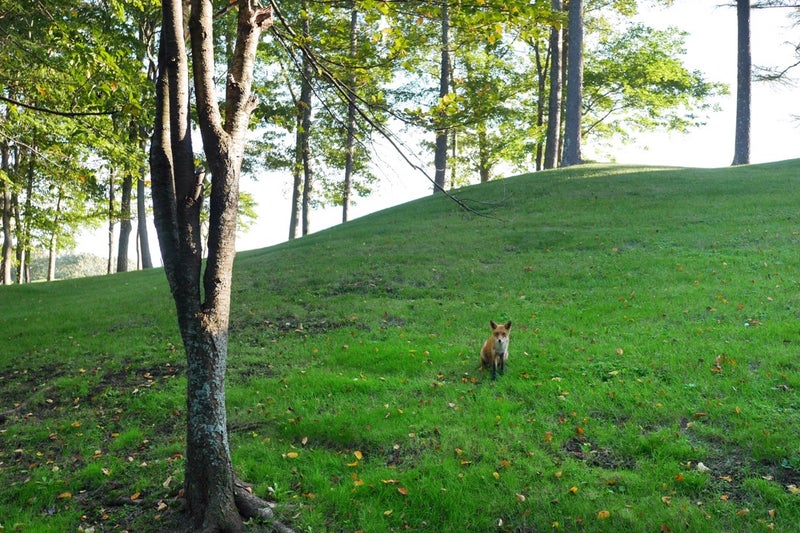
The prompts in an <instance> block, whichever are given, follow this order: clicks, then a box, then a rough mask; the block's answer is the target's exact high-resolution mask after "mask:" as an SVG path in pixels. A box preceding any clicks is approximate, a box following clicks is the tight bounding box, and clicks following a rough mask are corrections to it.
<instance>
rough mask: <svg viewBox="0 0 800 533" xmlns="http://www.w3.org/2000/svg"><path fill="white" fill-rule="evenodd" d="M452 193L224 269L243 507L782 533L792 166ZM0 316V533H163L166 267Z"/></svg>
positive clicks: (545, 181)
mask: <svg viewBox="0 0 800 533" xmlns="http://www.w3.org/2000/svg"><path fill="white" fill-rule="evenodd" d="M456 194H457V196H458V197H459V198H460V199H462V200H463V201H464V202H466V203H467V204H468V205H470V206H472V207H473V208H474V209H475V210H476V211H478V212H479V213H480V215H477V214H470V213H466V212H464V211H463V210H460V209H459V208H458V207H457V206H456V205H455V204H454V203H453V202H451V201H449V200H447V199H446V198H443V197H441V196H438V197H429V198H423V199H421V200H419V201H415V202H411V203H409V204H404V205H402V206H399V207H396V208H393V209H389V210H386V211H382V212H380V213H376V214H374V215H371V216H367V217H364V218H361V219H358V220H356V221H353V222H351V223H348V224H346V225H344V226H340V227H336V228H332V229H330V230H327V231H324V232H320V233H318V234H314V235H311V236H309V237H306V238H303V239H300V240H297V241H294V242H291V243H287V244H283V245H280V246H275V247H272V248H268V249H264V250H258V251H251V252H246V253H242V254H240V255H239V256H238V257H237V262H236V265H235V272H234V287H233V308H232V317H231V318H232V331H231V347H230V357H229V373H228V376H229V377H228V408H229V412H230V416H229V423H230V431H231V445H232V454H233V459H234V464H235V466H236V468H237V471H238V472H239V474H240V475H241V477H243V478H244V479H246V480H248V481H250V482H252V483H254V485H255V490H256V492H257V493H258V494H259V495H261V496H264V497H267V498H269V499H272V500H275V501H276V502H278V503H279V504H280V505H281V507H280V509H281V513H282V515H283V516H284V518H285V519H286V521H287V522H291V523H293V524H294V525H295V526H296V527H297V529H298V530H302V531H368V532H376V531H402V530H410V531H434V532H465V531H481V532H483V531H495V530H496V531H520V532H526V531H550V530H553V529H557V530H563V531H642V532H652V531H683V530H689V531H759V530H764V529H768V530H775V531H792V530H794V528H796V525H797V524H798V523H800V494H798V492H800V488H798V487H800V443H799V442H800V441H798V438H797V437H798V435H797V431H798V427H800V414H798V394H797V390H798V388H800V374H798V369H800V360H798V357H797V355H798V353H797V352H798V343H800V336H799V335H798V333H799V329H798V309H799V308H798V276H799V275H800V270H798V268H800V265H799V264H798V263H800V261H798V243H800V233H799V232H800V161H787V162H781V163H774V164H767V165H754V166H747V167H739V168H730V169H720V170H698V169H679V168H647V167H619V166H587V167H581V168H572V169H566V170H558V171H549V172H542V173H537V174H530V175H523V176H517V177H513V178H508V179H505V180H500V181H496V182H491V183H488V184H485V185H481V186H475V187H469V188H466V189H462V190H459V191H457V192H456ZM0 305H1V306H2V307H1V308H2V316H3V326H2V328H1V329H0V343H2V346H3V348H2V350H0V411H2V412H3V415H2V420H3V422H2V423H1V424H0V486H2V487H3V490H2V491H0V531H1V530H3V528H5V530H7V531H16V530H20V531H68V530H73V531H74V530H76V529H77V528H79V527H81V528H83V529H84V530H90V528H94V529H93V530H94V531H107V530H112V529H115V528H116V529H135V530H138V531H157V530H169V529H170V528H171V527H174V524H175V523H176V520H179V518H180V492H179V490H180V486H181V481H182V475H183V466H184V465H183V455H182V453H183V449H184V437H183V434H184V417H183V411H184V397H183V392H184V386H185V380H184V378H183V370H184V358H183V353H182V348H181V345H180V340H179V337H178V334H177V327H176V325H175V319H174V309H173V305H172V302H171V300H170V296H169V293H168V289H167V285H166V281H165V279H164V276H163V272H162V271H161V270H155V271H148V272H137V273H130V274H121V275H115V276H109V277H98V278H89V279H81V280H69V281H62V282H58V283H53V284H36V285H29V286H11V287H0ZM492 319H493V320H496V321H500V320H502V321H506V320H513V323H514V325H513V328H512V335H511V348H510V354H511V355H510V358H509V361H508V364H507V367H506V374H505V375H503V376H500V377H499V378H498V380H497V381H496V382H492V381H491V379H490V375H489V373H488V372H483V371H480V370H478V351H479V349H480V346H481V344H482V343H483V341H484V340H485V339H486V338H487V337H488V335H489V325H488V323H489V320H492ZM250 527H251V529H252V530H253V531H258V530H260V528H261V527H262V526H260V525H259V524H251V525H250Z"/></svg>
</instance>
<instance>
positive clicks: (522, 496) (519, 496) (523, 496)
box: [515, 493, 525, 502]
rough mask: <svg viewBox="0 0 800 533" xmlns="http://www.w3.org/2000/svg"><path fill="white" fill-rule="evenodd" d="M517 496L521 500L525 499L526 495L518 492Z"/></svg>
mask: <svg viewBox="0 0 800 533" xmlns="http://www.w3.org/2000/svg"><path fill="white" fill-rule="evenodd" d="M515 496H516V497H517V500H519V501H521V502H524V501H525V495H524V494H519V493H517V494H515Z"/></svg>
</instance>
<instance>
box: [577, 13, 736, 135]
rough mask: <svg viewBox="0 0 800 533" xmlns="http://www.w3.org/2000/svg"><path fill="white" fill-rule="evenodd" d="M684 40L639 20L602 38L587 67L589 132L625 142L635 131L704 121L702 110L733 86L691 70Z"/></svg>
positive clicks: (690, 125)
mask: <svg viewBox="0 0 800 533" xmlns="http://www.w3.org/2000/svg"><path fill="white" fill-rule="evenodd" d="M684 38H685V34H684V33H682V32H680V31H679V30H677V29H675V28H671V29H668V30H664V31H661V30H655V29H653V28H649V27H647V26H643V25H639V24H637V25H632V26H630V27H628V28H627V29H626V30H625V31H624V32H622V33H611V34H607V35H603V36H601V39H600V42H599V45H598V46H597V48H596V49H594V50H593V52H592V53H590V54H587V59H586V64H585V67H584V85H585V88H584V111H585V113H586V120H585V121H584V124H585V135H588V136H595V137H600V138H604V137H605V138H609V137H614V136H616V137H618V138H621V139H622V140H624V139H626V138H627V137H628V136H629V134H630V133H631V131H640V130H653V129H666V130H670V131H678V132H685V131H687V130H689V129H690V128H693V127H697V126H701V125H703V124H704V120H705V117H704V115H703V112H705V111H708V110H710V109H713V106H714V103H715V99H716V98H718V97H719V96H721V95H724V94H727V92H728V90H727V87H726V86H724V85H722V84H718V83H711V82H708V81H706V80H705V79H704V78H703V75H702V74H701V73H700V72H697V71H689V70H687V69H686V67H685V66H684V65H683V63H682V61H681V56H683V55H684V53H685V50H684V49H683V42H684ZM612 116H613V117H614V120H613V121H612V120H608V118H609V117H612Z"/></svg>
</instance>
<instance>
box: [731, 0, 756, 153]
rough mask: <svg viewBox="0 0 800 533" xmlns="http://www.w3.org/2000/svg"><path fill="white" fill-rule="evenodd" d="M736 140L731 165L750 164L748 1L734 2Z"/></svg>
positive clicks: (750, 57) (750, 60)
mask: <svg viewBox="0 0 800 533" xmlns="http://www.w3.org/2000/svg"><path fill="white" fill-rule="evenodd" d="M736 25H737V41H738V44H737V54H736V55H737V60H736V138H735V141H734V150H733V165H746V164H748V163H750V86H751V79H752V55H751V51H750V1H749V0H737V1H736Z"/></svg>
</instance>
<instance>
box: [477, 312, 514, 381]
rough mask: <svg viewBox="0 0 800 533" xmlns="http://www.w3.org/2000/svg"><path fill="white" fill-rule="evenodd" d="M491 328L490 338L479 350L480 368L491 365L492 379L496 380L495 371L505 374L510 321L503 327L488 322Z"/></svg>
mask: <svg viewBox="0 0 800 533" xmlns="http://www.w3.org/2000/svg"><path fill="white" fill-rule="evenodd" d="M489 325H490V326H491V327H492V336H491V337H489V340H487V341H486V342H485V343H484V344H483V348H481V367H482V368H486V367H488V366H489V365H492V379H493V380H496V379H497V369H498V368H499V369H500V374H503V373H505V370H506V359H508V341H509V335H510V334H511V321H510V320H509V321H508V322H506V323H505V325H502V324H500V325H498V324H496V323H495V322H494V320H492V321H490V322H489Z"/></svg>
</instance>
